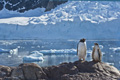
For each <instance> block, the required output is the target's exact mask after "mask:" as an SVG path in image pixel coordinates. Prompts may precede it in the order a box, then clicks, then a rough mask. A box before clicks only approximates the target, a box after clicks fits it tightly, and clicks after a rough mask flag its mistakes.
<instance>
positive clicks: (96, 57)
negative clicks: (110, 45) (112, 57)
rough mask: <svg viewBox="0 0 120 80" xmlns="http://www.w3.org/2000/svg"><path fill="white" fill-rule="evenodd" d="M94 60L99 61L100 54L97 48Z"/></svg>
mask: <svg viewBox="0 0 120 80" xmlns="http://www.w3.org/2000/svg"><path fill="white" fill-rule="evenodd" d="M94 60H96V61H98V60H99V55H98V51H97V50H95V53H94Z"/></svg>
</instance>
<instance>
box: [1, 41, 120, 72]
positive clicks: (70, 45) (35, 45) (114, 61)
mask: <svg viewBox="0 0 120 80" xmlns="http://www.w3.org/2000/svg"><path fill="white" fill-rule="evenodd" d="M78 41H79V40H6V41H5V40H1V41H0V48H3V49H16V48H18V53H17V54H9V53H2V54H1V53H0V65H7V66H18V65H19V64H20V63H23V62H24V61H23V57H24V56H27V55H29V54H30V52H32V51H40V50H50V49H56V50H60V49H76V48H77V43H78ZM95 42H97V43H99V44H100V45H101V46H103V48H102V49H101V51H102V52H103V53H105V54H103V57H102V61H103V62H105V63H109V64H111V65H114V66H115V67H117V68H118V69H119V70H120V51H119V50H118V51H115V50H113V49H111V48H117V47H120V41H87V49H88V50H92V46H93V44H94V43H95ZM76 60H78V57H77V55H76V54H62V55H60V54H59V55H55V54H53V55H52V54H49V55H44V61H42V62H35V63H37V64H39V65H40V66H50V65H58V64H60V63H62V62H73V61H76ZM86 60H88V61H91V57H90V56H87V58H86ZM24 63H26V62H24Z"/></svg>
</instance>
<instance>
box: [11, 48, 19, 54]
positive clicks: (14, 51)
mask: <svg viewBox="0 0 120 80" xmlns="http://www.w3.org/2000/svg"><path fill="white" fill-rule="evenodd" d="M10 54H18V48H16V49H12V50H10Z"/></svg>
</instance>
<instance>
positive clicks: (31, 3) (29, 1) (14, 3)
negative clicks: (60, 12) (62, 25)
mask: <svg viewBox="0 0 120 80" xmlns="http://www.w3.org/2000/svg"><path fill="white" fill-rule="evenodd" d="M66 1H67V0H59V1H57V0H55V1H54V0H0V12H3V11H4V13H5V12H6V14H9V12H8V11H10V12H13V13H14V12H15V13H19V16H21V15H20V13H24V12H28V11H29V10H34V9H36V8H45V11H49V10H51V9H53V8H55V7H56V6H57V5H60V4H62V3H65V2H66ZM1 14H2V13H1ZM6 14H5V15H4V16H0V18H6V17H14V16H18V14H17V15H12V14H11V15H10V14H9V15H10V16H8V15H6ZM39 14H42V13H39Z"/></svg>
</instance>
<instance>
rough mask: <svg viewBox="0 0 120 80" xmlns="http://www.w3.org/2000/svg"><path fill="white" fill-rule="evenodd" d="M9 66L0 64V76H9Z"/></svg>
mask: <svg viewBox="0 0 120 80" xmlns="http://www.w3.org/2000/svg"><path fill="white" fill-rule="evenodd" d="M10 73H11V68H10V67H7V66H0V78H4V77H6V76H10Z"/></svg>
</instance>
